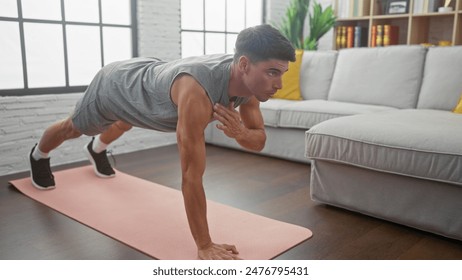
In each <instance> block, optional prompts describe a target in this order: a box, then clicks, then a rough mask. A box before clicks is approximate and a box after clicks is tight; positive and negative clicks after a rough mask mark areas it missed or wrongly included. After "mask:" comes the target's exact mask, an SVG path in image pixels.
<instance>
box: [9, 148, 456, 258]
mask: <svg viewBox="0 0 462 280" xmlns="http://www.w3.org/2000/svg"><path fill="white" fill-rule="evenodd" d="M57 152H58V151H57ZM116 162H117V166H116V168H117V169H119V170H121V171H123V172H125V173H128V174H131V175H134V176H137V177H140V178H144V179H147V180H151V181H154V182H157V183H160V184H163V185H166V186H169V187H172V188H175V189H180V181H181V176H180V164H179V160H178V151H177V148H176V146H167V147H161V148H156V149H151V150H146V151H140V152H135V153H130V154H124V155H118V156H116ZM86 164H87V163H86V162H83V163H76V164H72V165H67V166H61V167H56V168H54V170H60V169H63V168H69V167H74V166H81V165H86ZM309 174H310V166H309V165H305V164H300V163H295V162H290V161H284V160H280V159H275V158H269V157H264V156H259V155H254V154H249V153H243V152H238V151H234V150H228V149H223V148H219V147H215V146H208V147H207V170H206V174H205V177H204V184H205V188H206V192H207V198H208V199H211V200H214V201H217V202H221V203H225V204H228V205H231V206H234V207H237V208H240V209H244V210H247V211H250V212H253V213H257V214H260V215H264V216H267V217H270V218H274V219H278V220H281V221H285V222H289V223H293V224H297V225H301V226H305V227H307V228H309V229H311V230H312V231H313V233H314V236H313V237H312V238H311V239H310V240H308V241H306V242H304V243H302V244H300V245H299V246H297V247H295V248H293V249H291V250H289V251H288V252H286V253H284V254H282V255H281V256H279V257H278V259H297V260H299V259H313V260H317V259H355V260H357V259H380V260H389V259H392V260H393V259H462V242H460V241H455V240H451V239H446V238H443V237H440V236H436V235H433V234H429V233H425V232H422V231H419V230H415V229H412V228H408V227H404V226H400V225H397V224H393V223H389V222H386V221H382V220H378V219H375V218H371V217H368V216H364V215H361V214H357V213H353V212H349V211H346V210H342V209H338V208H335V207H330V206H326V205H323V204H319V203H316V202H313V201H311V200H310V198H309ZM24 176H27V174H25V173H22V174H15V175H9V176H4V177H0V259H13V260H20V259H34V260H35V259H104V260H109V259H149V257H148V256H146V255H144V254H142V253H140V252H138V251H136V250H134V249H132V248H130V247H128V246H126V245H124V244H121V243H119V242H118V241H115V240H113V239H111V238H109V237H107V236H105V235H103V234H101V233H99V232H97V231H94V230H92V229H90V228H88V227H86V226H84V225H82V224H80V223H78V222H76V221H74V220H72V219H69V218H67V217H65V216H64V215H62V214H60V213H57V212H56V211H54V210H52V209H50V208H48V207H46V206H43V205H41V204H40V203H37V202H35V201H33V200H31V199H29V198H27V197H26V196H24V195H22V194H21V193H19V192H18V191H16V190H15V189H14V187H12V186H9V184H8V181H9V180H12V179H16V178H21V177H24ZM236 230H238V229H236ZM236 245H237V246H239V244H236Z"/></svg>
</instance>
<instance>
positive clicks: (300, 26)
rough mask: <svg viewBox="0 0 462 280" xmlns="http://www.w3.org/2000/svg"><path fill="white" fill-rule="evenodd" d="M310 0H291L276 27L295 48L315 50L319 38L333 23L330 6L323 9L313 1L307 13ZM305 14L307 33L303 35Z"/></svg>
mask: <svg viewBox="0 0 462 280" xmlns="http://www.w3.org/2000/svg"><path fill="white" fill-rule="evenodd" d="M310 2H311V0H292V2H291V3H290V5H289V7H288V8H287V10H286V15H285V17H284V18H283V19H282V22H281V24H280V25H279V28H278V29H279V30H280V31H281V33H282V34H283V35H284V36H286V37H287V39H289V41H290V42H291V43H292V44H293V45H294V47H295V48H297V49H304V50H317V49H318V41H319V39H320V38H321V37H322V36H324V34H326V33H327V32H328V31H329V30H330V29H331V28H332V27H333V26H334V25H335V20H336V18H335V16H334V11H333V9H332V6H328V7H327V8H326V9H325V10H323V8H322V6H321V4H319V3H317V2H316V1H314V2H313V9H312V12H310V13H308V11H309V7H310ZM307 15H308V18H309V23H308V24H309V33H308V35H307V36H306V37H305V36H304V26H305V19H306V17H307Z"/></svg>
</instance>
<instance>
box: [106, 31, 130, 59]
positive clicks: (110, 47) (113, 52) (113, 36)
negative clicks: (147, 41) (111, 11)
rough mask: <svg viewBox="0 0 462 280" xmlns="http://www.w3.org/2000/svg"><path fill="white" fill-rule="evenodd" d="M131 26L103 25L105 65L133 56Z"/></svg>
mask: <svg viewBox="0 0 462 280" xmlns="http://www.w3.org/2000/svg"><path fill="white" fill-rule="evenodd" d="M131 36H132V34H131V29H130V28H128V27H127V28H125V27H103V47H104V65H107V64H109V63H111V62H114V61H119V60H125V59H129V58H131V57H132V40H131V39H132V37H131Z"/></svg>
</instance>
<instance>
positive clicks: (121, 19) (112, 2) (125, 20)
mask: <svg viewBox="0 0 462 280" xmlns="http://www.w3.org/2000/svg"><path fill="white" fill-rule="evenodd" d="M101 9H102V14H103V23H112V24H124V25H130V24H131V14H130V11H131V6H130V0H101Z"/></svg>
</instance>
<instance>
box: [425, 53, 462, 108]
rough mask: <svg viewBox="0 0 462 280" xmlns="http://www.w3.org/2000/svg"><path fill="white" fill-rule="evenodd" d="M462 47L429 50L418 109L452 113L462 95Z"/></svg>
mask: <svg viewBox="0 0 462 280" xmlns="http://www.w3.org/2000/svg"><path fill="white" fill-rule="evenodd" d="M461 78H462V46H455V47H434V48H430V49H429V50H428V54H427V59H426V61H425V70H424V75H423V81H422V89H421V90H420V96H419V102H418V104H417V108H421V109H437V110H447V111H451V110H452V109H454V104H457V100H459V97H460V94H461V93H462V82H461Z"/></svg>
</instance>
